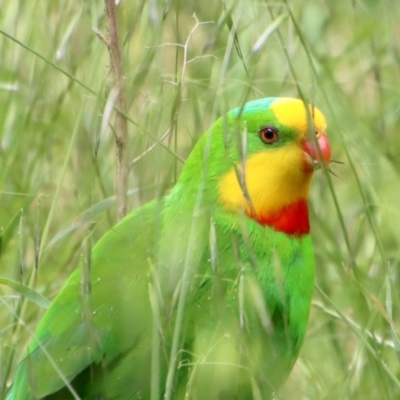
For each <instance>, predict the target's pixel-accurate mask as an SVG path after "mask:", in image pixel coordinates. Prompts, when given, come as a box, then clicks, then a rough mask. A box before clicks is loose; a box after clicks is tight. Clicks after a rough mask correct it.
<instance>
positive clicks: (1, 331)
mask: <svg viewBox="0 0 400 400" xmlns="http://www.w3.org/2000/svg"><path fill="white" fill-rule="evenodd" d="M103 9H104V5H103V3H102V2H101V1H98V0H97V1H91V2H89V1H85V2H63V1H56V2H54V1H52V2H39V1H29V2H28V1H25V0H14V1H8V0H3V1H2V4H1V11H0V28H1V32H0V33H1V34H0V104H1V107H0V146H1V147H0V227H1V228H2V232H1V253H0V283H3V284H2V285H0V321H1V324H0V345H1V346H0V397H2V396H4V394H5V391H6V389H7V386H8V385H9V384H10V383H11V381H12V377H13V374H14V372H15V369H16V366H17V364H18V362H19V361H20V360H21V358H22V357H23V356H24V349H25V347H26V344H27V342H28V341H29V340H30V338H31V335H32V332H33V331H34V328H35V326H36V325H37V323H38V320H39V319H40V317H41V315H43V312H44V307H46V305H47V302H46V299H44V298H43V297H41V296H44V297H45V298H48V299H52V298H54V295H55V294H56V293H57V292H58V290H59V289H60V287H61V286H62V285H63V283H64V282H65V279H66V278H67V276H68V275H69V273H70V272H71V271H72V270H73V269H74V268H75V266H76V264H77V261H78V259H79V258H80V257H81V254H82V253H83V252H85V251H86V250H85V248H84V245H83V243H87V240H86V239H87V238H89V237H90V238H91V240H93V241H96V240H97V239H98V238H99V237H100V236H101V235H102V234H103V233H104V232H105V231H107V230H108V229H109V228H110V227H111V226H113V224H114V223H115V222H116V207H115V201H114V198H113V196H114V194H115V193H114V187H115V168H116V157H115V148H114V139H113V132H112V130H111V129H110V127H109V122H110V120H109V119H110V109H109V108H107V104H108V102H107V100H108V99H109V96H110V87H111V76H110V70H109V60H108V54H107V49H106V47H105V45H104V43H102V42H101V41H100V40H99V38H98V36H97V35H96V34H95V32H94V28H95V29H99V30H100V31H102V32H103V33H104V34H105V33H106V32H105V31H104V30H105V16H104V11H103ZM118 17H119V23H120V29H121V31H120V34H121V39H122V51H123V57H124V68H125V75H126V76H125V84H126V94H127V103H128V116H129V122H128V131H129V148H128V151H129V160H130V162H131V167H130V176H129V188H130V192H129V194H130V196H129V204H128V208H129V209H130V210H131V209H134V208H136V207H138V206H139V205H141V204H143V203H145V202H146V201H148V200H150V199H152V198H154V197H155V196H157V195H159V194H160V193H163V192H165V191H167V190H168V188H169V187H171V186H172V185H173V184H174V182H175V181H176V179H177V176H179V172H180V170H181V168H182V162H183V160H184V159H185V158H186V156H187V154H188V153H189V152H190V150H191V148H192V147H193V145H194V144H195V143H196V141H197V139H198V138H199V137H200V135H201V134H202V133H203V132H204V131H205V130H206V129H207V128H208V127H209V126H210V124H211V123H212V122H213V121H214V120H215V119H216V118H217V117H218V116H219V115H221V114H222V113H223V112H225V111H226V110H228V109H231V108H233V107H235V106H237V105H239V104H241V103H242V102H243V100H250V99H254V98H260V97H266V96H298V95H299V91H300V92H301V93H302V94H303V95H304V96H306V97H307V98H309V99H310V100H311V101H313V102H315V104H317V105H318V107H319V108H320V109H321V110H323V112H324V113H325V115H326V116H327V119H328V122H329V131H328V132H329V136H330V141H331V144H332V147H333V158H334V159H335V160H337V161H341V162H343V163H344V164H333V165H332V166H331V168H332V170H333V172H334V173H335V174H336V175H337V177H335V176H332V175H329V176H326V175H325V174H323V173H320V174H319V176H317V177H316V179H315V181H314V185H313V192H312V234H313V239H314V247H315V253H316V261H317V277H316V290H315V296H314V299H315V300H314V306H313V309H312V314H311V318H310V324H309V331H308V335H307V338H306V342H305V345H304V348H303V350H302V353H301V356H300V359H299V361H298V362H297V364H296V367H295V369H294V371H293V373H292V374H291V377H290V379H289V381H288V382H287V384H286V385H285V387H284V388H283V389H282V393H281V396H282V398H283V399H318V400H320V399H351V400H355V399H395V398H400V379H399V375H400V368H399V359H400V343H399V342H398V338H397V334H398V333H399V331H398V330H399V328H398V323H397V321H398V320H399V318H400V314H399V311H398V310H399V306H400V297H399V291H398V290H397V287H398V284H399V272H398V270H399V261H400V228H399V227H400V211H399V210H400V208H399V204H400V179H399V178H400V173H399V171H400V158H399V157H398V153H399V151H400V136H399V135H398V131H399V129H400V122H399V113H400V111H399V110H400V108H399V107H400V90H399V84H398V82H399V79H400V36H399V33H400V31H399V27H398V23H397V21H398V20H399V18H400V4H397V2H394V1H392V2H389V1H388V2H383V1H382V2H378V1H373V0H368V1H367V0H364V1H358V2H351V1H346V0H338V1H334V2H333V1H325V2H324V1H315V2H304V1H302V0H292V1H283V2H280V3H279V2H264V3H263V2H255V1H235V2H231V1H228V2H224V3H223V2H194V1H193V2H186V1H172V2H166V3H164V2H154V1H149V2H144V1H142V2H130V1H122V2H121V4H120V5H119V8H118ZM10 280H12V281H16V282H21V283H22V284H23V285H24V286H19V285H15V284H14V285H13V284H12V282H11V281H10ZM29 288H30V289H31V290H29ZM21 293H23V294H24V295H25V296H26V297H27V298H28V299H30V300H25V301H24V300H23V298H22V297H21ZM31 300H33V301H31Z"/></svg>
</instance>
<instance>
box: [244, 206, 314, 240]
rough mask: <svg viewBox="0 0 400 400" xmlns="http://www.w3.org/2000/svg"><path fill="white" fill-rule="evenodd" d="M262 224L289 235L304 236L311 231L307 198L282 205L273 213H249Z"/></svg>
mask: <svg viewBox="0 0 400 400" xmlns="http://www.w3.org/2000/svg"><path fill="white" fill-rule="evenodd" d="M249 217H251V218H253V219H254V220H256V221H257V222H258V223H259V224H261V225H264V226H265V225H266V226H269V227H271V228H273V229H275V230H276V231H279V232H284V233H286V234H288V235H294V236H298V237H300V236H303V235H307V234H308V233H310V221H309V218H308V204H307V201H306V200H298V201H296V202H294V203H292V204H289V205H286V206H284V207H282V209H280V210H278V211H275V212H273V213H265V214H258V215H251V213H250V215H249Z"/></svg>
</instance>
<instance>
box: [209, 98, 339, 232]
mask: <svg viewBox="0 0 400 400" xmlns="http://www.w3.org/2000/svg"><path fill="white" fill-rule="evenodd" d="M307 107H308V110H307V109H306V106H305V104H304V102H303V101H302V100H299V99H293V98H266V99H261V100H256V101H251V102H249V103H247V104H245V105H244V107H242V108H237V109H234V110H232V111H230V112H228V114H227V115H226V116H225V117H223V118H221V119H220V120H218V121H217V122H216V123H215V124H214V126H213V128H212V129H211V132H212V136H213V138H212V142H213V144H212V145H211V152H210V157H213V155H212V153H214V154H218V153H219V154H218V155H216V157H220V160H219V161H218V162H220V163H224V167H223V168H221V169H220V173H219V174H218V176H217V179H216V186H217V188H216V190H217V192H218V200H219V202H220V203H221V204H222V206H223V207H224V208H225V209H226V210H229V211H230V212H235V213H237V212H242V213H245V214H246V215H247V216H248V217H250V218H252V219H254V220H256V221H257V222H259V223H260V224H262V225H268V226H270V227H272V228H273V229H275V230H277V231H281V232H285V233H287V234H290V235H294V236H302V235H304V234H307V233H309V230H310V226H309V219H308V205H307V200H308V194H309V188H310V182H311V179H312V176H313V173H314V171H315V169H317V168H318V167H319V166H320V165H321V163H326V164H329V162H330V156H331V151H330V146H329V142H328V139H327V136H326V126H327V124H326V121H325V118H324V116H323V114H322V113H321V111H320V110H318V109H317V108H316V107H314V106H312V105H308V106H307ZM216 136H217V137H216ZM218 137H219V138H218ZM221 137H222V139H221ZM221 147H222V148H223V149H224V150H223V151H222V152H221V150H220V149H221ZM222 153H224V154H222Z"/></svg>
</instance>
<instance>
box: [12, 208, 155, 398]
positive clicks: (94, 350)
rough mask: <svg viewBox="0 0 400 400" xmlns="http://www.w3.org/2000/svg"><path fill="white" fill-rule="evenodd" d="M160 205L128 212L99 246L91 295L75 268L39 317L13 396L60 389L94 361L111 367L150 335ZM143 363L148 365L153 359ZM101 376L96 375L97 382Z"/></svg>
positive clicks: (94, 253)
mask: <svg viewBox="0 0 400 400" xmlns="http://www.w3.org/2000/svg"><path fill="white" fill-rule="evenodd" d="M154 206H155V203H150V204H148V205H146V206H145V207H143V208H141V209H139V210H137V211H136V212H134V213H132V214H130V215H129V216H127V217H126V218H125V219H124V220H123V221H122V222H121V223H119V224H118V225H117V226H115V227H114V228H113V229H112V230H110V231H109V232H108V233H107V234H106V235H104V236H103V237H102V238H101V240H100V241H99V242H98V243H97V245H96V246H95V247H94V248H93V254H92V264H91V280H92V287H91V294H90V295H89V296H88V295H85V294H84V293H83V292H84V291H83V290H82V284H81V270H80V269H79V268H78V269H77V270H75V271H74V273H73V274H72V275H71V276H70V278H69V280H68V281H67V283H66V285H65V286H64V288H63V289H62V291H61V292H60V293H59V295H58V296H57V297H56V298H55V300H54V302H53V303H52V305H51V307H50V308H49V310H48V311H47V312H46V314H45V316H44V318H43V319H42V321H41V322H40V324H39V326H38V328H37V331H36V336H35V339H34V340H33V341H32V343H31V345H30V347H29V351H28V356H27V358H26V359H25V360H24V361H23V362H22V363H21V365H20V367H19V369H18V371H17V374H16V377H15V381H14V385H13V394H12V398H13V399H14V398H15V399H30V398H33V397H36V398H42V397H44V396H46V395H48V394H51V393H53V392H56V391H57V390H59V389H61V388H62V387H64V386H65V382H70V381H71V380H73V379H74V378H75V377H76V376H77V375H78V374H79V373H80V372H82V371H84V370H85V369H87V368H88V367H89V366H90V365H91V364H94V365H105V366H107V368H108V369H109V370H110V371H111V370H112V369H113V368H114V366H113V362H114V363H117V360H118V357H121V355H123V354H124V353H126V352H127V351H128V350H132V347H133V346H134V344H135V342H137V341H139V340H140V339H141V338H143V337H149V329H150V328H151V313H150V312H149V311H150V308H149V296H148V280H149V278H148V273H147V271H148V270H149V261H148V257H149V256H151V255H150V254H149V251H151V249H152V246H153V240H154V232H153V229H154V220H153V216H154V209H155V207H154ZM132 321H133V323H132ZM137 368H138V369H140V370H142V371H143V373H146V374H148V373H149V371H148V370H146V365H140V366H139V365H138V366H137ZM144 371H146V372H144ZM97 378H98V377H96V376H94V377H93V384H94V385H95V380H96V379H97ZM133 386H134V385H133ZM138 386H140V384H139V385H138Z"/></svg>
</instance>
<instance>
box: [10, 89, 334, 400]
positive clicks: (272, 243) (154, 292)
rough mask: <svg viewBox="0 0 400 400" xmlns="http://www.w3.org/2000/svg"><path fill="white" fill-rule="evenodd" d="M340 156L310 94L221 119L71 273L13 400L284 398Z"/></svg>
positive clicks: (254, 104) (18, 377)
mask: <svg viewBox="0 0 400 400" xmlns="http://www.w3.org/2000/svg"><path fill="white" fill-rule="evenodd" d="M330 161H331V148H330V143H329V141H328V137H327V122H326V119H325V117H324V115H323V114H322V112H321V111H320V110H319V109H318V108H316V107H315V106H314V105H313V104H308V103H307V102H305V101H304V100H303V99H300V98H290V97H267V98H262V99H257V100H251V101H248V102H247V103H245V104H242V105H241V106H239V107H237V108H235V109H232V110H230V111H228V112H227V113H225V114H223V115H222V116H221V117H220V118H219V119H218V120H217V121H216V122H215V123H214V124H213V125H212V126H211V127H210V128H209V129H208V131H206V133H204V134H203V135H202V136H201V138H200V139H199V141H198V142H197V144H196V145H195V146H194V148H193V150H192V151H191V153H190V154H189V156H188V158H187V160H186V161H185V163H184V166H183V168H182V172H181V175H180V176H179V178H178V179H177V182H176V184H175V186H174V187H173V188H172V189H171V190H170V192H169V193H168V194H166V195H165V196H159V198H156V199H154V200H152V201H150V202H148V203H146V204H144V205H143V206H141V207H139V208H137V209H136V210H133V211H132V212H130V213H129V214H128V215H127V216H125V217H124V218H123V219H122V220H121V221H120V222H118V223H117V224H116V225H115V226H114V227H113V228H112V229H110V230H109V231H108V232H106V233H105V234H104V235H103V236H102V237H101V238H100V239H99V241H98V242H97V243H96V244H95V245H94V246H93V249H92V251H91V255H90V257H88V259H87V260H86V261H85V260H82V261H81V263H80V264H79V265H78V267H77V268H76V269H75V270H74V272H73V273H72V274H71V275H70V277H69V278H68V280H67V282H66V283H65V285H64V286H63V288H62V289H61V291H60V292H59V293H58V295H57V296H56V297H55V299H54V300H53V301H52V303H51V305H50V307H49V308H48V309H47V310H46V312H45V314H44V316H43V318H42V320H41V321H40V322H39V324H38V327H37V329H36V331H35V333H34V334H33V337H32V340H31V343H30V344H29V346H28V349H27V351H26V353H25V354H24V357H25V358H24V359H23V360H22V361H21V362H20V364H19V366H18V367H17V370H16V373H15V377H14V381H13V384H12V386H11V388H10V392H9V395H8V397H7V398H8V400H28V399H61V400H63V399H85V400H86V399H88V400H90V399H93V400H94V399H99V400H100V399H115V400H117V399H118V400H125V399H151V400H158V399H165V400H170V399H193V400H195V399H196V400H217V399H218V400H221V399H226V400H228V399H229V400H232V399H240V400H246V399H270V398H272V397H273V396H275V395H276V393H278V391H279V390H280V388H281V387H282V385H283V384H284V382H285V381H286V380H287V378H288V376H289V374H290V372H291V370H292V368H293V366H294V363H295V361H296V359H297V357H298V355H299V351H300V349H301V347H302V344H303V342H304V338H305V334H306V329H307V324H308V318H309V313H310V307H311V300H312V293H313V286H314V273H315V266H314V253H313V247H312V241H311V235H310V221H309V212H308V208H309V202H308V201H309V192H310V185H311V180H312V178H313V175H314V172H315V171H316V170H318V169H320V168H321V166H322V164H324V165H325V166H329V163H330ZM324 168H325V167H324Z"/></svg>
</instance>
